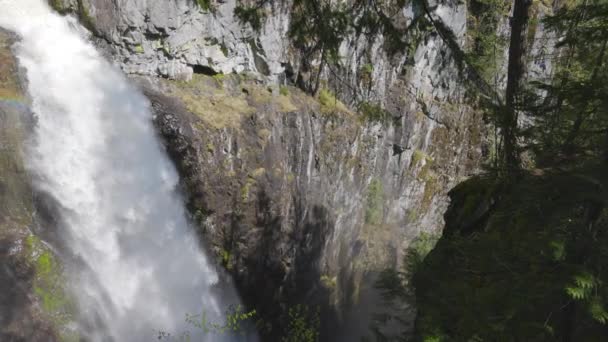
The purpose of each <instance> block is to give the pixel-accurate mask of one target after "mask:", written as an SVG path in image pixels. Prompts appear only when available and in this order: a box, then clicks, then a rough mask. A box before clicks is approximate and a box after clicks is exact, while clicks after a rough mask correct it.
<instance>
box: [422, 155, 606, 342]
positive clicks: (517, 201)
mask: <svg viewBox="0 0 608 342" xmlns="http://www.w3.org/2000/svg"><path fill="white" fill-rule="evenodd" d="M606 171H608V170H606V165H601V166H593V167H586V168H583V169H578V170H576V171H572V172H568V173H557V174H549V175H546V176H542V177H540V176H532V175H528V176H525V177H524V178H523V179H522V180H520V182H518V183H505V184H502V185H492V182H491V181H485V182H480V181H479V180H478V179H473V180H470V181H467V182H465V183H464V184H463V185H460V186H459V187H458V188H456V189H454V190H452V192H451V197H452V205H451V207H450V209H449V210H448V213H447V214H446V221H447V226H446V229H445V230H444V235H443V237H442V238H441V239H440V241H439V243H438V244H437V247H435V248H434V249H433V251H432V252H431V253H430V254H428V256H427V257H426V259H424V260H423V261H422V262H421V263H417V265H418V266H415V265H414V266H410V267H412V269H413V273H414V278H413V284H414V287H415V290H416V303H417V306H418V309H419V315H418V318H417V324H416V338H418V339H420V340H423V338H424V337H427V336H441V337H442V338H443V339H442V340H445V341H470V340H479V341H495V340H500V341H518V340H525V341H530V340H531V341H556V340H563V339H564V336H571V337H570V340H571V341H600V340H603V339H604V338H605V337H606V335H605V329H606V327H605V324H606V323H607V322H608V313H607V311H606V310H605V308H606V307H607V305H608V288H606V286H605V284H606V281H608V279H607V278H608V275H606V274H605V273H604V272H603V271H602V269H603V264H604V263H605V260H606V259H605V258H606V257H608V248H606V247H605V246H608V244H607V243H608V207H607V205H608V192H606V191H605V189H606V188H608V178H607V175H608V172H606ZM467 183H469V184H467ZM483 184H485V185H483ZM488 184H489V185H488ZM484 187H489V189H490V190H488V191H486V192H483V193H482V194H480V189H483V188H484ZM563 194H568V196H563ZM469 197H470V198H469ZM464 203H468V204H466V205H465V204H464ZM455 211H456V212H466V213H467V214H462V213H456V212H455ZM484 211H485V212H484ZM591 212H593V213H594V214H592V215H589V213H591ZM412 260H414V261H419V260H420V259H417V258H412ZM583 327H584V328H583Z"/></svg>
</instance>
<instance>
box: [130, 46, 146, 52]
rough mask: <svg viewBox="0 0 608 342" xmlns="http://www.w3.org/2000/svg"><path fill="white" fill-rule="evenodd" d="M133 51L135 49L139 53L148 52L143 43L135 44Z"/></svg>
mask: <svg viewBox="0 0 608 342" xmlns="http://www.w3.org/2000/svg"><path fill="white" fill-rule="evenodd" d="M133 51H134V52H135V53H139V54H142V53H144V52H146V51H145V50H144V47H143V45H141V44H137V45H135V47H134V48H133Z"/></svg>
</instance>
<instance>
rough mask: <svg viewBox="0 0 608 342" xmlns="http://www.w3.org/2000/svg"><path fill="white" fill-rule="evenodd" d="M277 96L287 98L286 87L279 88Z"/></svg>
mask: <svg viewBox="0 0 608 342" xmlns="http://www.w3.org/2000/svg"><path fill="white" fill-rule="evenodd" d="M279 94H281V95H283V96H289V88H287V86H280V87H279Z"/></svg>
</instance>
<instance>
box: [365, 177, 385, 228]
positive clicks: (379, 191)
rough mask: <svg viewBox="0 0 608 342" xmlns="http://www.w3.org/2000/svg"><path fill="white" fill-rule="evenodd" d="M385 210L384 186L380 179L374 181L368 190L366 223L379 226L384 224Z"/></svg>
mask: <svg viewBox="0 0 608 342" xmlns="http://www.w3.org/2000/svg"><path fill="white" fill-rule="evenodd" d="M383 210H384V186H383V185H382V181H381V180H379V179H372V181H371V182H370V184H369V187H368V188H367V201H366V206H365V223H367V224H371V225H378V224H380V223H382V215H383Z"/></svg>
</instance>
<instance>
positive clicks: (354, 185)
mask: <svg viewBox="0 0 608 342" xmlns="http://www.w3.org/2000/svg"><path fill="white" fill-rule="evenodd" d="M51 3H52V4H53V6H54V7H55V8H56V9H57V10H59V11H61V12H63V13H67V12H71V13H74V14H76V15H77V16H78V17H79V19H80V21H81V23H83V24H84V25H85V26H86V27H87V28H89V30H90V31H91V32H92V33H93V34H94V36H95V37H96V40H97V41H98V43H99V45H100V46H102V47H103V48H104V49H105V50H106V51H107V52H108V53H109V55H110V56H111V58H113V59H114V61H115V62H116V64H117V65H119V66H120V67H121V68H122V69H123V70H124V71H125V72H126V73H129V74H132V75H140V76H145V77H141V78H138V79H137V80H138V81H139V82H140V84H141V85H142V87H143V88H144V89H145V90H146V92H147V94H148V96H149V97H150V99H151V101H152V103H153V106H154V108H155V111H156V115H157V117H156V124H157V127H158V129H159V132H160V133H161V135H162V136H163V137H164V139H165V140H166V142H167V149H168V150H169V151H170V153H171V154H172V156H173V158H174V160H175V161H176V163H177V165H178V167H179V169H180V171H181V174H182V177H183V186H184V191H185V193H186V194H187V197H188V201H189V206H190V209H191V212H192V214H193V218H194V219H195V220H197V221H198V223H199V225H200V227H201V231H202V233H203V236H204V240H205V241H207V242H208V244H209V246H210V250H211V251H213V252H214V253H215V254H216V255H217V257H218V258H217V259H218V262H219V263H221V264H223V266H225V267H226V269H228V270H229V271H230V272H231V273H232V274H233V275H234V277H235V279H236V282H237V285H238V287H239V288H240V290H241V293H242V294H243V296H244V298H245V300H246V302H247V303H248V304H250V305H252V306H254V307H256V308H258V310H260V311H261V312H262V313H263V314H264V315H265V316H266V317H269V318H271V319H273V320H276V321H280V317H281V316H284V313H285V310H286V308H287V307H288V306H289V305H290V304H293V303H296V302H307V303H314V304H320V305H321V306H322V307H323V308H324V315H325V316H324V317H327V318H328V319H326V320H323V321H324V322H325V323H326V324H327V325H328V326H330V325H331V326H334V327H333V328H331V329H330V328H329V327H327V329H325V331H326V332H328V335H327V338H328V339H329V338H332V339H337V338H338V337H341V338H344V339H352V338H356V337H358V336H360V335H361V334H363V331H365V330H367V319H368V314H369V312H366V310H365V309H362V308H364V307H370V303H371V302H373V301H375V294H374V293H373V291H372V289H371V285H370V284H371V283H372V281H373V279H374V274H375V272H376V271H378V270H380V269H382V268H384V267H386V266H387V265H391V264H395V263H398V262H400V260H401V254H402V252H403V250H404V248H405V247H406V246H407V244H408V242H409V241H410V239H411V238H412V237H414V236H416V235H417V234H418V233H419V232H420V231H440V230H441V227H442V226H443V220H442V214H443V212H444V210H445V209H446V207H447V203H448V199H447V196H446V192H447V190H448V189H450V188H451V187H452V186H453V185H455V184H456V183H457V182H458V181H460V180H461V179H463V178H464V177H466V176H468V175H470V174H471V173H474V172H475V171H476V170H478V168H479V166H480V163H481V162H482V160H483V159H484V158H485V157H487V155H488V154H489V152H488V150H487V148H486V147H487V146H486V145H487V142H486V141H485V140H484V137H485V136H486V135H485V130H486V127H485V123H484V121H483V114H482V112H481V111H480V110H479V109H478V108H477V105H476V101H475V97H476V96H477V95H475V94H477V91H476V90H471V89H472V88H473V89H478V88H482V89H484V90H487V89H486V88H487V84H486V88H484V87H483V85H482V86H480V85H479V84H475V81H474V82H471V81H470V80H468V77H467V76H468V74H467V72H466V69H467V68H466V65H465V66H464V67H463V65H464V64H463V63H465V62H464V61H463V56H464V55H463V54H464V53H465V51H466V50H467V44H468V34H469V32H468V31H467V27H468V26H469V21H470V19H471V18H470V16H471V14H470V13H469V7H468V4H467V3H465V2H461V1H456V0H444V1H430V2H427V1H425V2H424V3H426V4H427V5H428V6H427V7H428V10H429V12H430V13H428V14H425V15H429V16H430V18H431V19H433V20H432V21H433V23H436V25H440V26H438V28H439V29H440V30H438V29H437V28H432V27H430V28H426V29H424V28H416V29H415V30H414V31H412V32H413V34H412V36H413V37H414V38H412V41H410V42H408V44H409V48H407V49H405V50H403V51H400V52H399V53H389V52H388V51H387V49H386V48H385V46H386V44H387V39H388V37H387V36H386V35H383V34H378V35H375V36H374V37H373V38H372V39H369V37H366V36H364V35H356V34H352V35H350V36H349V37H348V38H347V39H346V40H345V41H344V42H342V45H341V47H340V56H341V67H340V68H338V69H331V68H327V69H325V71H324V72H323V73H322V75H321V78H322V82H321V83H322V84H323V87H325V88H328V89H332V92H333V93H336V94H337V97H338V98H339V99H341V100H342V102H344V103H345V105H344V104H342V102H340V101H338V100H336V99H335V98H334V97H333V95H332V94H331V93H330V92H328V91H324V92H323V91H322V92H321V94H320V96H319V98H318V99H313V98H311V97H309V96H307V95H305V94H303V93H302V92H301V91H299V90H297V89H296V88H293V87H290V86H289V87H287V86H284V85H285V84H292V83H294V82H295V80H296V79H298V80H300V81H302V80H303V82H304V83H306V82H312V81H311V79H312V76H311V74H312V73H313V71H314V70H310V69H307V68H305V67H304V66H305V65H306V63H309V64H310V63H311V62H310V61H306V58H308V57H305V56H304V55H303V54H302V53H301V52H299V51H298V50H297V49H296V48H294V46H293V43H292V42H291V41H290V40H289V39H288V38H287V32H288V30H289V27H290V23H291V20H292V18H291V11H290V9H291V2H290V1H277V2H276V3H273V4H271V3H268V4H266V5H265V7H264V11H265V13H266V18H265V20H264V22H263V25H262V27H261V28H260V29H259V30H254V29H253V28H252V27H251V25H249V24H246V23H242V22H241V21H239V20H238V19H237V17H236V16H235V15H234V10H235V8H236V7H237V6H238V5H239V4H240V2H237V1H235V0H226V1H210V2H205V1H203V2H200V1H199V3H204V4H208V6H207V5H206V6H202V7H201V6H200V5H199V4H197V3H196V2H195V1H189V0H174V1H139V0H120V1H113V2H108V1H103V0H56V1H51ZM420 15H423V9H422V8H420V7H419V6H415V5H414V4H413V3H412V4H410V5H407V6H405V7H404V8H403V9H402V10H400V11H399V12H398V13H397V14H396V17H395V22H397V23H398V24H399V25H401V26H403V27H408V25H411V24H412V23H413V22H414V20H415V18H418V17H419V16H420ZM507 15H508V13H506V14H503V15H502V17H501V20H500V23H501V24H500V25H499V26H498V27H497V28H496V30H497V32H499V33H501V34H506V31H508V26H505V25H507V24H506V23H507V22H508V21H507V20H506V16H507ZM535 37H543V32H542V30H541V29H538V30H536V32H535V33H534V34H533V35H532V38H535ZM535 46H536V48H535V49H536V50H535V51H541V48H540V46H541V45H538V44H537V45H535ZM539 53H541V52H539ZM532 62H533V61H532ZM315 63H318V62H315V61H313V62H312V64H313V65H314V64H315ZM533 63H534V62H533ZM497 68H499V69H500V68H501V66H500V65H499V66H497ZM534 70H540V69H538V68H537V69H534ZM542 72H544V70H543V71H542ZM542 72H541V71H538V73H539V74H542ZM232 73H235V74H238V75H228V74H232ZM203 74H206V75H207V76H205V75H203ZM211 75H215V76H213V77H211ZM239 75H240V76H239ZM155 77H160V79H157V78H155ZM264 84H266V85H264ZM279 85H283V86H279ZM496 87H497V88H500V82H499V84H497V85H496ZM497 88H496V89H497ZM485 95H486V96H487V94H485ZM360 103H373V104H374V106H373V107H372V109H373V111H380V113H382V114H381V115H379V117H380V118H379V120H377V119H378V115H373V114H374V113H369V111H370V110H367V111H362V112H367V113H357V112H356V111H353V110H351V109H349V108H352V107H353V106H352V105H353V104H360ZM376 106H377V107H376ZM368 109H369V108H368ZM356 304H359V305H358V306H357V305H356ZM371 310H374V309H371ZM344 322H349V323H350V324H349V326H350V328H349V329H348V330H349V331H347V332H345V331H340V328H335V327H336V326H337V327H339V326H340V324H334V323H344ZM347 324H348V323H347ZM280 325H281V324H278V326H279V328H277V327H271V328H270V329H269V331H268V336H273V334H276V333H277V329H279V330H280ZM353 327H360V329H357V328H353ZM330 330H332V331H333V332H332V333H329V331H330ZM336 330H338V331H336ZM331 334H335V335H331ZM336 336H338V337H336Z"/></svg>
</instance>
